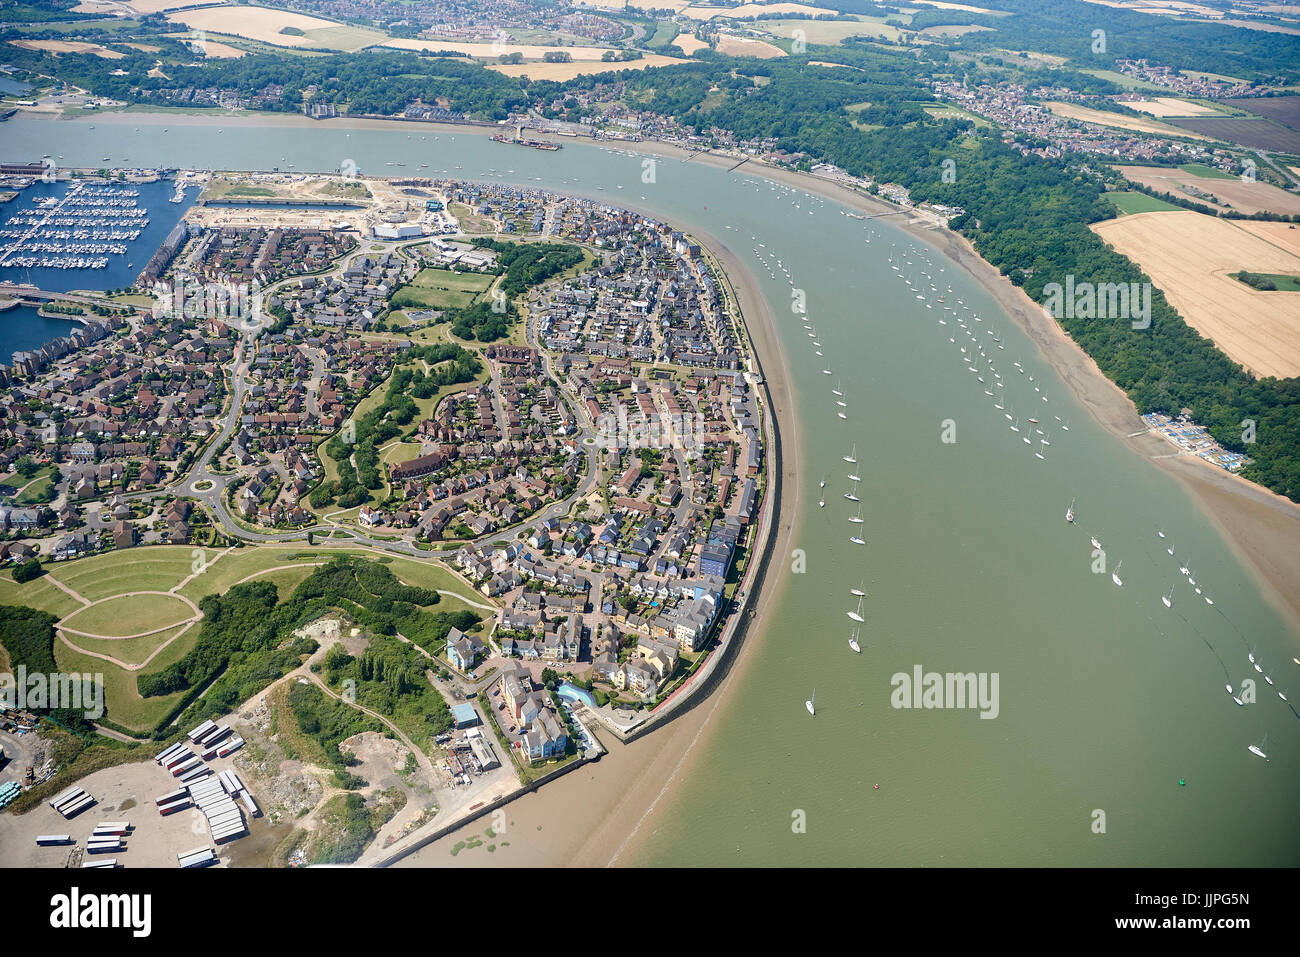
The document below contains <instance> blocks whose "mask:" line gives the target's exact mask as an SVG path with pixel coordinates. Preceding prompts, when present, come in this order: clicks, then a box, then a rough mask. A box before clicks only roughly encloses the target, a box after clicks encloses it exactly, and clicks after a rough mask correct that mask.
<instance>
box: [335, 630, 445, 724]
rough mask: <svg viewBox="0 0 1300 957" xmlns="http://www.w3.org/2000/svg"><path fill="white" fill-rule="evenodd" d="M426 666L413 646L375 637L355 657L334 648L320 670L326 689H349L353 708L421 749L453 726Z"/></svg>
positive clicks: (426, 662) (339, 646)
mask: <svg viewBox="0 0 1300 957" xmlns="http://www.w3.org/2000/svg"><path fill="white" fill-rule="evenodd" d="M432 664H433V663H432V662H430V661H429V659H428V658H426V657H425V656H424V655H422V654H421V653H420V652H419V651H418V650H417V649H416V648H415V647H414V646H413V645H410V644H408V643H406V642H403V641H399V640H398V639H397V638H392V637H388V636H384V635H376V636H374V637H373V638H371V639H370V643H369V645H368V646H367V647H366V650H365V651H364V652H363V653H362V654H361V655H360V656H359V657H353V656H352V655H349V654H348V653H347V651H346V650H345V649H344V648H343V646H342V645H335V646H334V647H333V648H331V649H330V650H329V651H328V652H327V653H326V655H325V661H324V663H323V666H322V672H323V675H324V678H325V681H326V683H328V684H329V686H330V687H331V688H334V689H336V690H337V689H341V688H350V689H352V690H354V691H355V693H356V699H355V700H356V701H357V703H358V704H361V705H364V706H365V707H367V708H369V709H371V710H372V711H375V712H377V713H378V714H382V715H384V716H385V717H386V718H389V719H390V720H393V721H394V722H395V723H397V724H398V725H399V726H400V727H401V728H402V730H403V731H404V732H407V733H408V734H410V737H411V739H412V740H413V741H414V742H415V744H416V746H417V747H421V748H425V749H426V750H427V749H428V747H429V745H430V743H431V742H429V741H428V740H427V739H429V738H433V737H436V736H437V735H440V734H442V733H443V732H445V731H449V730H451V727H452V724H453V722H452V717H451V709H450V708H449V707H447V702H446V701H445V700H443V697H442V695H441V694H439V693H438V691H437V689H436V688H434V687H433V686H432V685H431V684H430V683H429V679H428V677H427V676H426V672H427V671H428V670H429V668H430V667H431V665H432ZM345 682H346V684H345Z"/></svg>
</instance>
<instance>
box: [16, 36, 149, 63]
mask: <svg viewBox="0 0 1300 957" xmlns="http://www.w3.org/2000/svg"><path fill="white" fill-rule="evenodd" d="M9 42H10V43H12V44H13V45H14V46H16V47H22V48H23V49H24V50H44V51H45V52H46V53H93V54H95V56H97V57H101V58H103V59H105V60H121V59H123V58H124V57H125V56H126V54H125V53H118V52H117V51H116V50H110V49H108V48H107V47H102V46H100V45H99V44H98V43H86V42H84V41H82V40H10V41H9Z"/></svg>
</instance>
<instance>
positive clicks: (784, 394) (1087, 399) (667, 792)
mask: <svg viewBox="0 0 1300 957" xmlns="http://www.w3.org/2000/svg"><path fill="white" fill-rule="evenodd" d="M592 142H596V143H597V144H598V145H602V146H608V147H612V148H619V149H626V150H629V151H633V152H638V153H646V154H652V155H658V156H669V157H674V158H689V157H691V154H689V153H688V152H687V151H684V150H681V149H679V148H677V147H673V146H668V145H664V144H660V143H627V142H622V141H592ZM691 161H692V162H696V163H707V164H710V165H714V166H719V167H723V168H727V167H731V166H734V165H735V162H736V161H735V160H734V159H732V158H731V157H723V156H716V155H712V154H695V155H694V157H693V158H692V160H691ZM740 171H741V172H745V173H747V174H748V175H753V176H761V177H763V178H766V179H770V180H772V181H774V182H779V183H782V184H784V185H787V186H792V187H796V188H799V189H804V190H807V191H808V192H810V193H815V194H817V195H820V196H824V197H826V198H828V199H832V200H835V201H837V202H841V203H843V204H844V205H846V206H848V207H850V208H852V209H854V210H857V211H858V212H860V213H863V214H867V215H870V214H881V213H895V214H898V213H899V212H900V210H899V207H897V206H894V205H893V204H890V203H887V202H885V201H884V200H879V199H876V198H874V197H869V196H866V195H864V194H862V193H860V192H858V191H857V190H853V189H850V188H849V187H846V186H842V185H840V184H837V183H833V182H829V181H827V180H824V179H821V178H818V177H814V176H810V175H807V174H803V173H798V172H794V171H789V170H783V169H779V168H776V167H772V166H768V165H766V164H761V163H758V162H755V161H751V162H749V163H746V164H745V165H744V166H743V167H741V170H740ZM890 222H891V223H892V224H893V225H896V226H898V227H900V228H901V229H903V230H904V231H906V232H907V233H909V234H910V235H913V236H915V237H917V238H920V239H923V240H924V241H926V242H928V243H931V244H933V245H935V246H937V247H938V248H939V249H940V250H941V251H942V252H943V253H944V255H946V256H947V257H948V258H950V259H951V260H953V261H954V262H955V263H957V265H959V266H960V267H961V268H962V269H964V270H965V271H966V272H968V273H969V274H970V275H972V276H974V277H975V278H976V279H977V280H978V281H979V283H980V284H981V286H983V287H984V288H985V289H986V290H987V291H988V292H989V293H990V294H991V295H992V296H993V297H994V298H995V299H996V300H997V302H998V304H999V305H1000V306H1001V307H1002V308H1003V309H1004V310H1005V311H1006V312H1007V314H1008V315H1009V316H1011V317H1012V319H1013V320H1014V321H1015V322H1016V323H1017V324H1018V325H1019V326H1020V327H1021V328H1022V329H1024V330H1025V331H1026V332H1027V333H1028V334H1029V336H1030V338H1031V339H1032V340H1033V341H1034V343H1035V345H1036V346H1037V348H1038V350H1039V352H1040V353H1041V354H1042V356H1043V358H1044V359H1045V360H1047V361H1048V362H1050V363H1051V364H1052V367H1053V368H1054V369H1055V370H1056V372H1057V374H1058V375H1060V377H1061V378H1062V380H1063V381H1064V382H1065V383H1066V385H1067V386H1068V387H1069V389H1070V391H1071V392H1072V393H1073V395H1074V396H1075V397H1076V398H1077V399H1078V400H1079V401H1080V402H1081V403H1082V404H1083V405H1084V407H1085V408H1087V409H1088V411H1089V412H1090V414H1091V415H1092V416H1093V417H1094V418H1095V419H1096V420H1097V421H1098V422H1099V423H1100V424H1101V425H1103V426H1104V427H1105V428H1106V429H1107V430H1108V431H1110V432H1111V433H1112V434H1113V435H1114V436H1116V437H1117V438H1118V439H1120V440H1121V441H1122V442H1124V443H1125V444H1126V445H1128V446H1129V447H1130V448H1132V449H1133V450H1134V451H1135V452H1137V453H1138V454H1140V455H1142V456H1144V457H1145V458H1147V459H1149V460H1151V461H1153V462H1155V464H1157V465H1159V466H1160V468H1162V469H1164V470H1165V471H1166V472H1168V473H1169V474H1170V475H1172V476H1174V477H1175V478H1176V479H1177V480H1178V481H1179V482H1180V483H1181V484H1182V485H1183V487H1184V488H1186V489H1187V490H1188V491H1189V492H1190V493H1191V494H1192V496H1193V497H1194V498H1195V499H1196V500H1197V501H1198V502H1200V504H1201V506H1202V507H1203V509H1204V510H1205V511H1206V513H1207V514H1208V515H1209V516H1210V517H1211V518H1212V520H1213V521H1214V524H1215V525H1216V527H1217V528H1218V529H1219V531H1220V533H1221V534H1222V535H1223V537H1224V538H1225V540H1226V541H1227V542H1228V543H1229V546H1230V547H1231V548H1232V549H1233V552H1234V554H1235V555H1236V556H1237V557H1238V559H1239V560H1241V561H1242V562H1243V563H1244V564H1246V566H1247V567H1249V568H1251V569H1252V570H1253V571H1254V572H1255V573H1256V574H1257V576H1258V577H1259V579H1260V584H1261V589H1262V591H1263V592H1264V594H1265V596H1266V598H1267V600H1268V601H1269V602H1270V603H1271V604H1273V605H1274V606H1275V607H1276V608H1277V609H1278V611H1279V612H1280V613H1281V614H1282V615H1283V616H1284V617H1285V618H1286V620H1287V621H1288V622H1289V623H1290V624H1291V626H1292V628H1293V630H1294V631H1295V632H1296V634H1297V635H1300V562H1297V561H1296V560H1295V556H1296V555H1300V506H1297V505H1296V504H1295V503H1293V502H1290V501H1289V500H1287V499H1285V498H1282V497H1281V496H1278V495H1275V494H1274V493H1272V492H1270V491H1268V490H1267V489H1264V488H1261V487H1260V486H1258V485H1255V484H1253V483H1251V482H1248V481H1246V480H1245V479H1242V478H1241V477H1239V476H1236V475H1232V474H1230V473H1228V472H1226V471H1224V470H1223V469H1220V468H1217V467H1216V466H1213V465H1210V464H1209V463H1207V462H1205V461H1203V460H1201V459H1198V458H1195V457H1193V456H1179V457H1176V458H1168V457H1165V456H1168V455H1169V453H1170V452H1171V451H1173V447H1172V446H1170V445H1169V443H1168V442H1166V441H1165V440H1164V439H1162V438H1161V437H1159V436H1158V435H1154V434H1151V433H1146V434H1141V435H1137V436H1133V435H1132V433H1134V432H1138V431H1140V430H1142V429H1144V428H1145V423H1143V421H1142V419H1141V417H1140V416H1139V415H1138V412H1137V408H1136V407H1135V406H1134V405H1133V403H1132V402H1131V401H1130V400H1129V398H1128V396H1127V395H1125V393H1124V392H1123V390H1122V389H1120V388H1119V386H1117V385H1116V384H1115V383H1113V382H1111V381H1110V380H1109V379H1107V378H1106V377H1105V375H1104V374H1102V372H1101V370H1100V369H1098V368H1097V364H1096V363H1095V362H1094V361H1093V360H1092V359H1091V358H1090V357H1089V356H1088V355H1087V354H1086V353H1085V352H1084V351H1083V350H1082V349H1081V348H1080V347H1079V346H1078V345H1077V344H1075V342H1074V341H1073V340H1072V339H1071V338H1070V337H1069V336H1067V335H1066V334H1065V333H1064V331H1063V330H1062V329H1061V327H1060V326H1059V325H1058V324H1057V323H1056V322H1055V321H1054V320H1053V319H1051V318H1050V317H1048V316H1047V315H1046V314H1045V313H1044V312H1043V309H1042V307H1041V306H1040V305H1039V304H1037V303H1035V302H1034V301H1033V300H1032V299H1030V298H1029V296H1028V295H1026V294H1025V292H1024V291H1023V290H1022V289H1020V288H1019V287H1017V286H1015V285H1013V284H1012V283H1011V282H1009V281H1008V280H1007V279H1006V278H1005V277H1003V276H1002V275H1001V273H999V272H998V270H997V269H996V268H995V267H993V266H992V265H991V264H989V263H988V262H986V261H985V260H984V259H982V258H981V257H980V256H979V254H978V253H976V252H975V250H974V248H973V247H972V246H971V245H970V243H969V242H968V241H967V240H966V239H965V238H964V237H962V236H959V235H958V234H956V233H953V232H951V231H949V230H947V229H942V228H935V227H933V226H931V225H929V224H927V223H925V222H924V221H921V220H919V218H917V217H914V216H911V215H894V216H891V217H890ZM696 235H697V238H699V239H700V240H701V241H702V242H703V243H704V244H705V245H706V246H708V247H709V248H710V250H711V251H712V252H713V253H714V254H715V255H716V256H717V258H718V260H719V262H721V264H722V266H723V268H724V270H725V271H726V272H727V275H728V277H729V279H730V281H731V283H732V286H733V287H734V288H735V290H736V294H737V298H738V299H739V301H740V304H741V308H742V310H743V311H744V314H745V316H746V319H747V324H748V328H749V330H750V334H751V336H752V337H753V340H754V344H755V347H756V348H757V349H758V351H759V353H760V356H761V357H762V359H763V362H764V366H765V369H766V371H767V378H768V384H769V387H770V388H771V389H772V393H773V402H774V405H775V406H776V414H777V416H778V419H779V421H780V423H781V428H782V439H783V441H782V453H783V473H784V475H785V477H786V478H787V481H786V482H785V488H786V490H787V493H786V495H787V497H786V503H785V509H784V511H785V515H784V516H782V518H781V521H780V525H779V527H778V530H777V533H776V534H777V542H776V548H775V552H774V554H775V555H777V556H779V555H781V554H783V553H786V552H788V551H789V539H790V535H791V530H792V529H791V523H790V520H789V518H788V516H789V515H792V514H795V513H796V511H797V503H796V502H795V501H794V500H793V496H794V494H795V493H796V491H797V483H796V482H793V481H789V480H790V479H793V477H794V476H795V475H796V474H797V470H798V463H797V462H796V456H797V451H798V441H797V438H796V432H795V431H794V430H795V428H796V423H795V422H794V416H793V415H792V414H791V413H792V410H791V408H790V405H789V392H788V386H787V383H788V377H787V376H786V374H785V372H784V370H785V357H784V355H783V353H782V351H781V349H780V347H779V343H778V340H777V337H776V335H775V320H774V318H773V316H772V313H771V310H770V309H769V308H768V306H767V304H766V302H765V301H764V299H763V297H762V296H761V295H760V293H759V289H758V286H757V282H756V279H755V277H754V275H753V274H752V273H751V272H750V270H749V269H748V268H747V267H746V266H745V265H744V263H743V262H742V261H741V260H740V258H739V257H737V256H736V255H735V253H734V252H733V251H731V250H730V249H728V248H727V247H726V245H725V243H722V242H721V241H719V240H718V239H717V238H716V237H713V236H710V235H707V234H703V235H701V234H698V233H697V234H696ZM782 581H783V579H782V578H781V576H779V575H777V576H776V582H778V583H779V582H782ZM783 587H784V586H783V585H781V584H777V585H776V587H769V588H768V589H767V593H766V594H764V595H762V596H759V606H758V617H757V620H756V621H755V623H754V624H753V625H752V626H751V634H750V635H749V636H748V637H747V639H746V645H745V647H744V648H743V649H742V651H741V653H740V656H739V659H738V660H737V662H736V664H735V665H734V666H733V667H732V669H731V671H730V673H729V674H728V676H727V679H726V681H725V682H724V683H723V684H722V686H721V687H719V688H718V689H717V690H716V691H715V692H714V693H713V695H712V696H710V698H709V699H708V701H707V702H706V704H705V705H704V706H702V707H697V708H695V709H694V710H692V711H690V712H688V713H687V714H686V715H684V716H682V717H680V718H678V719H677V720H675V721H673V722H672V723H671V724H670V725H668V726H667V727H664V728H661V729H660V730H658V731H656V732H654V733H653V734H651V735H649V736H648V737H647V738H644V739H642V740H640V741H636V742H633V743H632V744H631V745H626V746H623V745H619V744H618V742H617V741H613V742H611V741H608V740H606V739H607V738H609V737H610V736H609V735H605V736H602V738H601V740H602V742H603V743H605V744H606V746H607V747H609V748H610V754H609V755H607V756H606V757H605V758H603V759H602V760H601V761H600V763H598V764H596V765H592V766H590V767H588V768H585V769H583V770H582V771H581V772H578V773H575V774H572V775H569V776H568V777H566V778H564V779H563V780H561V781H559V782H557V783H556V784H555V785H553V787H552V788H546V789H543V790H542V791H539V792H537V793H535V794H530V795H528V796H527V797H525V798H523V799H522V800H520V801H518V802H516V803H515V804H512V805H510V806H509V807H508V808H507V809H506V811H507V815H508V819H509V822H510V825H509V826H510V827H511V828H512V829H513V833H514V836H515V838H516V839H518V840H519V842H520V844H518V845H516V844H515V843H514V842H513V841H512V842H511V845H510V847H508V848H502V849H500V850H498V851H497V852H496V853H495V854H494V855H488V854H487V853H485V852H484V851H483V849H482V848H476V849H475V850H473V851H462V852H461V853H459V854H457V855H456V856H454V857H453V856H451V849H452V847H454V845H455V844H456V842H457V841H460V840H464V839H465V838H466V837H467V836H468V835H469V834H472V833H474V832H475V831H476V830H479V831H481V830H484V829H485V827H486V825H485V824H483V825H480V826H479V827H478V828H477V829H476V828H475V827H474V826H472V825H471V826H470V827H469V828H466V829H465V833H459V832H457V833H454V834H452V835H449V836H448V837H447V838H444V839H443V841H440V842H438V843H436V844H433V845H430V848H428V849H426V851H425V852H423V853H422V854H421V855H420V856H419V857H418V858H417V860H418V861H419V862H420V863H424V864H428V865H435V866H446V865H451V864H453V863H454V864H456V865H458V866H462V865H464V866H474V865H482V866H486V865H489V864H491V865H502V864H506V865H519V866H530V865H532V866H540V865H550V866H554V865H565V866H577V867H590V866H611V865H626V864H631V863H635V862H636V861H637V859H638V851H639V850H640V849H641V848H642V847H643V845H644V843H645V841H646V840H647V839H648V838H649V837H650V835H652V833H653V831H654V828H655V821H656V815H658V814H661V813H663V812H664V808H665V807H667V806H669V805H670V804H671V798H672V792H673V789H674V788H675V787H676V786H677V784H678V782H679V781H681V780H683V779H685V778H686V777H687V776H689V775H690V773H691V770H692V764H693V760H694V759H695V758H696V756H697V755H698V754H699V752H700V751H701V750H702V749H701V748H700V747H699V745H701V744H702V743H704V742H706V741H707V740H708V735H709V733H710V731H711V721H710V718H711V717H712V715H713V714H714V712H715V711H716V710H717V709H718V708H720V707H723V706H725V705H726V704H727V702H728V700H729V698H730V696H731V694H732V689H733V687H734V685H735V682H736V678H737V677H738V676H740V675H743V674H744V672H745V669H746V667H747V666H748V663H749V662H750V661H751V660H752V659H753V658H754V657H755V656H756V655H757V654H758V653H759V651H758V648H759V646H760V645H761V643H762V642H763V641H764V640H765V638H766V635H765V634H764V628H763V620H764V611H765V609H767V608H769V607H771V603H772V602H773V601H775V600H778V599H779V598H780V592H781V590H782V588H783ZM443 854H445V855H447V856H446V857H443V856H442V855H443ZM407 863H408V864H411V863H414V861H408V862H407Z"/></svg>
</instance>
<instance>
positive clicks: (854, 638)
mask: <svg viewBox="0 0 1300 957" xmlns="http://www.w3.org/2000/svg"><path fill="white" fill-rule="evenodd" d="M849 647H850V648H852V649H853V650H854V651H856V652H857V653H858V654H862V646H861V645H859V644H858V630H857V629H856V628H854V629H853V634H851V635H849ZM1283 700H1285V699H1283Z"/></svg>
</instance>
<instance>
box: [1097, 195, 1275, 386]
mask: <svg viewBox="0 0 1300 957" xmlns="http://www.w3.org/2000/svg"><path fill="white" fill-rule="evenodd" d="M1252 225H1268V226H1283V227H1285V226H1286V225H1287V224H1285V223H1261V224H1252ZM1091 228H1092V229H1093V231H1094V232H1096V233H1097V235H1099V236H1100V237H1101V238H1102V239H1104V240H1105V241H1106V242H1108V243H1110V244H1111V245H1112V246H1114V247H1115V249H1117V250H1118V251H1119V252H1120V253H1122V254H1123V255H1125V256H1127V257H1128V258H1129V259H1132V260H1133V261H1134V262H1135V263H1137V264H1138V265H1139V266H1140V267H1141V268H1142V270H1143V271H1144V272H1146V274H1147V275H1148V276H1150V277H1151V279H1152V280H1153V281H1154V283H1155V285H1156V286H1158V287H1159V288H1160V289H1161V290H1163V292H1164V294H1165V298H1166V299H1168V300H1169V302H1170V303H1171V304H1172V305H1173V306H1174V307H1175V308H1176V309H1177V310H1178V311H1179V312H1180V313H1181V314H1182V316H1183V318H1184V319H1185V320H1186V321H1187V323H1188V324H1189V325H1190V326H1192V327H1193V328H1194V329H1196V331H1198V332H1200V333H1201V334H1202V335H1204V336H1206V337H1207V338H1209V339H1211V340H1212V341H1213V342H1214V344H1215V345H1216V346H1217V347H1218V348H1219V349H1220V350H1221V351H1223V352H1224V353H1225V354H1226V355H1228V356H1229V357H1231V358H1232V359H1235V360H1236V361H1237V362H1240V363H1241V364H1242V365H1244V366H1246V367H1247V368H1248V369H1250V370H1251V371H1253V372H1255V373H1256V374H1257V375H1261V376H1270V375H1271V376H1278V377H1279V378H1288V377H1291V376H1295V375H1297V374H1300V293H1287V292H1262V291H1260V290H1256V289H1251V288H1250V287H1249V286H1247V285H1245V284H1244V283H1241V282H1238V281H1237V280H1236V279H1233V278H1232V277H1231V275H1230V274H1231V273H1235V272H1240V271H1241V270H1243V269H1245V270H1248V271H1250V272H1258V273H1281V274H1286V275H1297V274H1300V255H1297V254H1296V252H1295V251H1294V248H1292V249H1288V248H1286V247H1284V246H1282V245H1280V244H1278V243H1276V242H1271V241H1270V240H1269V239H1267V238H1265V236H1264V235H1261V234H1260V233H1259V232H1256V231H1254V230H1250V229H1246V228H1244V227H1243V226H1242V225H1237V224H1236V223H1233V222H1231V221H1228V220H1224V219H1219V218H1217V217H1213V216H1205V215H1203V214H1201V213H1194V212H1191V211H1189V210H1179V211H1178V212H1154V213H1139V214H1136V215H1132V216H1121V217H1119V218H1118V219H1111V220H1106V221H1105V222H1100V223H1095V224H1093V226H1092V227H1091Z"/></svg>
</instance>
